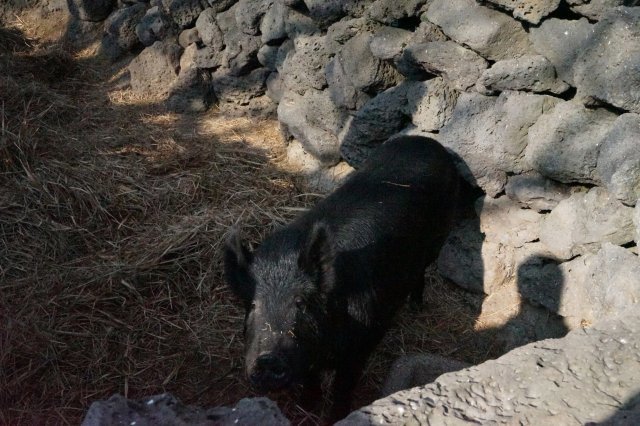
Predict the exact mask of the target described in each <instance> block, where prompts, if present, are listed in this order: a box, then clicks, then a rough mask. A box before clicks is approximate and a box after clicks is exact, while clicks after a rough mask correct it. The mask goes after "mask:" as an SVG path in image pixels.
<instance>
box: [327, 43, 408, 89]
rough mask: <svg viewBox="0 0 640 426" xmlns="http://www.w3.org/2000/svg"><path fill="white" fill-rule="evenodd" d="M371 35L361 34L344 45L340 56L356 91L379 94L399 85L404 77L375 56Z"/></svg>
mask: <svg viewBox="0 0 640 426" xmlns="http://www.w3.org/2000/svg"><path fill="white" fill-rule="evenodd" d="M372 38H373V34H371V33H359V34H357V35H355V36H354V37H352V38H350V39H349V40H348V41H347V42H345V43H344V45H343V46H342V49H341V51H340V53H339V54H338V56H339V58H340V62H341V63H342V66H343V68H344V71H345V73H346V75H347V76H348V77H349V79H350V80H351V83H352V84H353V86H354V87H355V88H356V90H361V91H364V92H379V91H382V90H385V89H387V88H389V87H392V86H394V85H396V84H398V83H399V82H400V81H401V80H402V76H401V75H400V73H398V71H396V69H395V68H394V67H393V66H391V65H390V64H389V63H388V62H386V61H381V60H380V59H378V58H376V57H375V56H373V53H371V49H370V48H369V43H371V40H372Z"/></svg>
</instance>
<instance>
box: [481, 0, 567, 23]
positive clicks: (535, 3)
mask: <svg viewBox="0 0 640 426" xmlns="http://www.w3.org/2000/svg"><path fill="white" fill-rule="evenodd" d="M487 1H488V2H489V3H493V4H495V5H496V6H498V7H500V8H503V9H506V10H508V11H510V12H512V14H513V16H514V17H515V18H518V19H521V20H523V21H527V22H530V23H532V24H534V25H537V24H539V23H540V21H541V20H542V18H544V17H545V16H547V15H549V14H550V13H551V12H553V11H554V10H556V9H557V8H558V6H559V5H560V0H487Z"/></svg>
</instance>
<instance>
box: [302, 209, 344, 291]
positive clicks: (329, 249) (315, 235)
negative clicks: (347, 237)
mask: <svg viewBox="0 0 640 426" xmlns="http://www.w3.org/2000/svg"><path fill="white" fill-rule="evenodd" d="M334 260H335V249H334V247H333V240H332V235H331V232H330V231H329V228H328V227H327V225H325V224H324V223H322V222H318V223H316V224H314V225H313V228H312V229H311V232H310V233H309V236H308V238H307V241H306V243H305V246H304V247H303V248H302V251H301V252H300V257H299V259H298V265H299V266H300V269H302V270H303V271H304V272H305V273H306V274H308V275H309V276H310V277H311V278H312V279H313V280H314V281H315V283H316V285H318V287H319V288H320V291H322V292H324V293H327V292H329V291H331V290H332V289H333V285H334V281H335V278H334V268H333V262H334Z"/></svg>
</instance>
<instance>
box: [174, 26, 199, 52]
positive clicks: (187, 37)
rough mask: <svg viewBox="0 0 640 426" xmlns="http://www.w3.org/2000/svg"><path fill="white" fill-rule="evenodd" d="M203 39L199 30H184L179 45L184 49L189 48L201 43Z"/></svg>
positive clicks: (179, 38) (179, 37)
mask: <svg viewBox="0 0 640 426" xmlns="http://www.w3.org/2000/svg"><path fill="white" fill-rule="evenodd" d="M200 42H202V39H201V38H200V34H199V33H198V29H197V28H189V29H187V30H184V31H182V32H181V33H180V35H179V36H178V44H179V45H180V46H182V47H183V48H185V49H186V48H187V47H188V46H189V45H191V44H195V43H200Z"/></svg>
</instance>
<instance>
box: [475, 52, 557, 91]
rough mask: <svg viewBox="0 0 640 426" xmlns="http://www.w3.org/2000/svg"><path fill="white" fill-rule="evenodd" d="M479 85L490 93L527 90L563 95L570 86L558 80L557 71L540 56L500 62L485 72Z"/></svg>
mask: <svg viewBox="0 0 640 426" xmlns="http://www.w3.org/2000/svg"><path fill="white" fill-rule="evenodd" d="M478 85H479V86H480V87H481V88H484V89H486V90H488V91H489V92H494V91H498V92H501V91H503V90H525V91H529V92H551V93H556V94H559V93H563V92H565V91H567V90H568V89H569V85H568V84H567V83H565V82H563V81H561V80H558V79H557V78H556V70H555V68H554V66H553V64H551V62H549V60H548V59H547V58H545V57H544V56H540V55H529V56H523V57H521V58H517V59H507V60H503V61H498V62H496V63H495V64H493V66H492V67H491V68H489V69H488V70H486V71H484V72H483V73H482V76H481V77H480V79H479V80H478Z"/></svg>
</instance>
